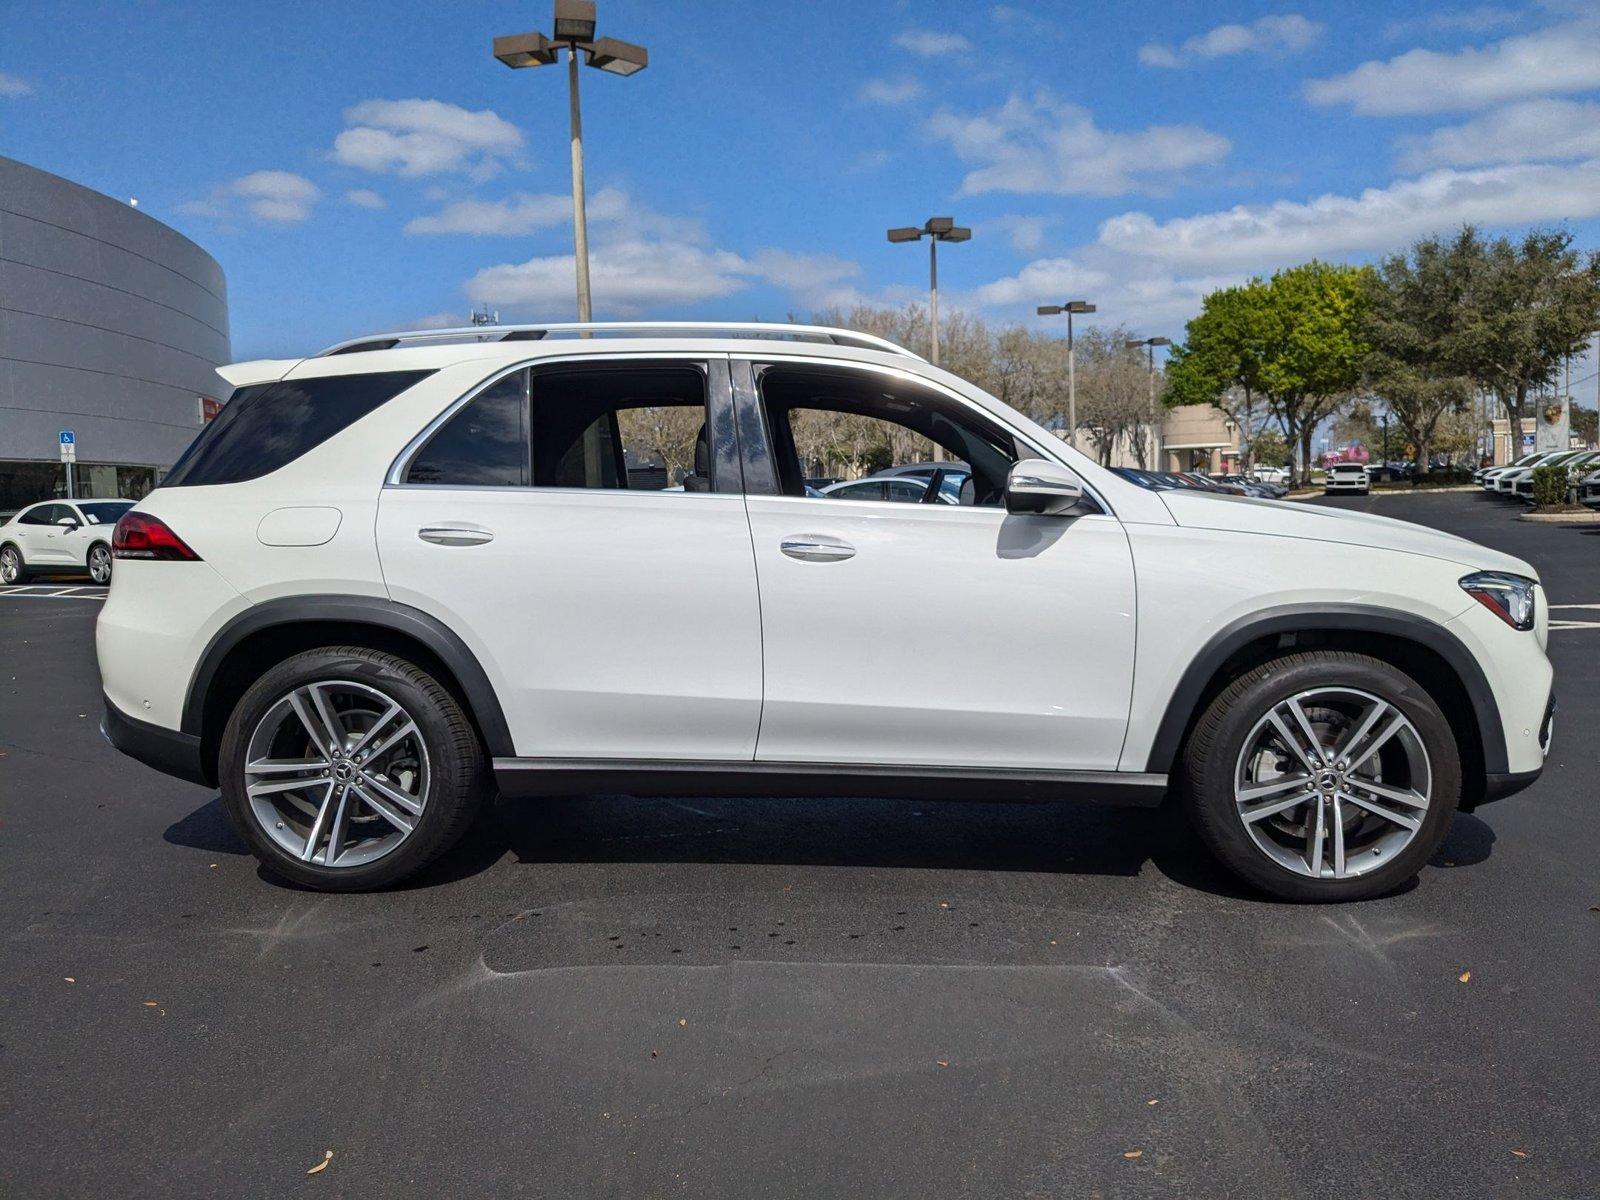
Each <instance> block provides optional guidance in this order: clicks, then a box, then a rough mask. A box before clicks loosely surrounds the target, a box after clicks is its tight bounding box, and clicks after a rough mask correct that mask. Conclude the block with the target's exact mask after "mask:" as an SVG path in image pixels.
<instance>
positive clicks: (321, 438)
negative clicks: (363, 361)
mask: <svg viewBox="0 0 1600 1200" xmlns="http://www.w3.org/2000/svg"><path fill="white" fill-rule="evenodd" d="M431 374H433V372H431V371H383V372H379V373H377V374H371V375H329V376H324V377H323V378H321V379H288V380H281V381H279V382H278V383H263V384H258V385H255V386H253V387H244V388H239V389H237V390H236V391H235V392H234V393H233V395H232V396H230V397H229V399H228V402H227V403H226V404H225V405H223V407H222V413H221V414H220V415H219V416H218V417H217V419H216V420H215V421H213V422H211V424H210V425H208V426H207V427H206V429H205V432H203V433H202V434H201V435H200V436H199V437H197V438H195V440H194V441H193V442H192V443H190V446H189V448H188V449H187V450H185V451H184V452H183V457H181V458H179V459H178V461H177V464H176V465H175V466H174V467H173V468H172V470H171V471H170V472H168V473H167V477H166V479H164V480H163V481H162V484H161V486H162V487H201V486H204V485H207V484H215V483H241V482H243V481H244V480H246V479H259V478H260V477H261V476H263V475H270V474H271V473H272V472H273V471H276V470H277V469H278V468H279V467H283V466H287V465H288V464H289V463H291V462H293V461H294V460H295V459H297V458H299V457H300V456H301V455H302V454H304V453H306V451H308V450H310V449H312V448H313V447H316V446H319V445H321V444H322V443H323V442H325V441H327V440H328V439H329V438H331V437H332V436H333V435H334V434H336V433H338V432H339V431H340V430H342V429H344V428H345V427H346V426H349V425H351V424H353V423H355V422H356V421H358V420H360V419H361V418H362V417H364V416H366V415H367V414H368V413H370V412H372V411H373V410H374V409H376V408H378V407H379V406H380V405H382V404H384V403H386V402H387V401H389V400H392V399H393V398H394V397H395V396H398V395H399V394H400V393H401V392H403V391H405V390H406V389H407V388H409V387H411V386H412V385H414V384H416V383H419V382H421V381H422V380H423V379H426V378H427V377H428V376H429V375H431Z"/></svg>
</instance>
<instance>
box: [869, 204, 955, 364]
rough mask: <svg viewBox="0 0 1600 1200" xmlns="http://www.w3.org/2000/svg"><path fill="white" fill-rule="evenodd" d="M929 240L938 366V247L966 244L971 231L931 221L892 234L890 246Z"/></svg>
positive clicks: (930, 299) (930, 316) (934, 347)
mask: <svg viewBox="0 0 1600 1200" xmlns="http://www.w3.org/2000/svg"><path fill="white" fill-rule="evenodd" d="M923 238H927V239H928V320H929V323H930V326H931V332H932V338H931V340H930V345H931V347H932V351H933V353H932V355H931V356H930V357H931V360H932V362H933V365H934V366H936V367H937V366H938V365H939V243H940V242H965V241H969V240H971V238H972V230H970V229H968V228H966V227H965V226H961V225H957V224H956V221H955V218H954V217H929V218H928V219H927V220H926V221H925V222H923V224H922V225H921V226H915V225H902V226H899V227H898V228H895V229H891V230H889V240H890V241H891V242H919V241H921V240H922V239H923Z"/></svg>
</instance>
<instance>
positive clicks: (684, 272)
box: [465, 191, 863, 316]
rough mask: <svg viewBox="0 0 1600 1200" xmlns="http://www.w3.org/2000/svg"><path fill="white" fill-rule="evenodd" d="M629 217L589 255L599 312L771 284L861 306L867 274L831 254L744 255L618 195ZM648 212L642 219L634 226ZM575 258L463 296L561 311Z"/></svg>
mask: <svg viewBox="0 0 1600 1200" xmlns="http://www.w3.org/2000/svg"><path fill="white" fill-rule="evenodd" d="M613 194H614V195H615V196H616V197H617V198H618V200H619V201H620V202H621V203H623V204H625V205H626V206H627V211H626V212H624V213H619V214H617V215H616V216H615V217H614V218H611V219H608V220H607V221H605V222H602V225H601V229H600V230H599V231H598V236H597V238H596V244H595V246H594V248H593V249H592V250H591V252H590V258H589V272H590V278H591V284H592V287H593V290H594V302H595V307H596V308H597V309H604V310H605V311H607V312H610V313H614V314H617V315H621V316H630V315H635V314H638V313H641V312H648V311H650V310H652V309H659V310H666V311H670V310H673V309H681V308H683V307H685V306H687V305H691V304H696V303H699V302H702V301H706V300H715V299H720V298H721V297H724V296H730V295H732V294H734V293H735V292H739V291H743V290H745V289H746V288H748V287H749V286H750V285H751V284H752V283H757V282H762V283H769V284H771V285H773V286H774V287H777V288H779V289H781V290H782V291H784V292H786V293H787V294H788V295H789V296H790V297H792V298H793V299H794V300H795V301H797V302H798V303H799V304H800V305H802V306H805V307H810V308H823V307H827V306H829V305H833V304H839V305H845V306H848V305H850V304H853V303H856V302H858V301H860V300H861V299H863V296H862V293H861V292H860V291H859V290H857V288H856V287H855V286H854V283H853V281H854V280H856V279H858V278H859V277H860V275H861V267H860V266H859V265H858V264H857V263H855V262H852V261H850V260H849V259H844V258H838V257H836V256H833V255H828V254H800V253H795V252H793V251H788V250H779V249H775V248H767V249H762V250H758V251H756V252H755V253H754V254H751V255H748V256H745V255H741V254H736V253H734V252H733V251H730V250H723V249H718V248H716V247H714V246H712V245H710V244H709V243H708V242H707V241H706V240H705V239H704V237H703V235H702V236H699V237H695V236H687V233H688V230H687V228H686V227H685V226H684V225H683V224H682V223H679V224H677V225H674V224H671V220H672V219H670V218H658V217H656V215H655V214H652V213H649V212H648V210H644V209H642V206H638V205H632V204H629V203H628V202H627V197H626V194H625V193H623V192H621V191H615V192H614V193H613ZM641 213H642V215H643V219H642V220H635V218H636V217H638V216H639V215H640V214H641ZM573 274H574V267H573V259H572V255H570V254H557V255H541V256H538V257H535V258H531V259H529V260H527V261H526V262H520V263H502V264H500V265H498V266H492V267H487V268H485V269H483V270H481V271H479V272H478V273H477V274H476V275H474V276H473V277H472V278H471V279H470V280H468V281H467V283H466V286H465V290H466V293H467V297H468V299H470V300H471V301H473V302H474V303H483V304H490V305H498V306H502V307H505V308H508V309H517V310H523V311H528V310H532V311H534V312H538V311H540V310H545V311H548V310H550V309H557V310H560V309H563V308H565V307H566V306H567V305H569V304H570V303H571V300H572V295H573V288H574V284H573Z"/></svg>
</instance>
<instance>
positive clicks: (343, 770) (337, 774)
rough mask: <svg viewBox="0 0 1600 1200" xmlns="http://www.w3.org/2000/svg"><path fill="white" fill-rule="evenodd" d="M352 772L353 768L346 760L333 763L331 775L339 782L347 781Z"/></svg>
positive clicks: (353, 771)
mask: <svg viewBox="0 0 1600 1200" xmlns="http://www.w3.org/2000/svg"><path fill="white" fill-rule="evenodd" d="M354 774H355V768H354V767H352V766H351V765H350V764H349V763H348V762H340V763H337V764H335V765H334V768H333V777H334V778H335V779H337V780H338V781H339V782H340V783H347V782H349V780H350V777H351V776H352V775H354Z"/></svg>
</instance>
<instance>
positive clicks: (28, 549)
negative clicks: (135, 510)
mask: <svg viewBox="0 0 1600 1200" xmlns="http://www.w3.org/2000/svg"><path fill="white" fill-rule="evenodd" d="M132 507H133V501H132V500H48V501H45V502H44V503H42V504H30V505H29V506H28V507H27V508H24V509H21V510H20V511H18V512H17V514H16V515H15V516H13V517H12V518H11V519H10V520H9V521H6V522H3V523H0V583H26V582H27V581H28V578H29V576H31V575H78V574H84V575H88V576H89V578H90V579H92V580H94V582H96V583H110V582H111V531H112V530H113V529H115V528H116V524H117V520H118V518H120V517H121V516H122V514H123V513H125V512H127V511H128V510H129V509H130V508H132Z"/></svg>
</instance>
